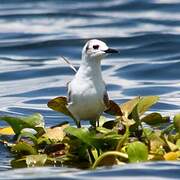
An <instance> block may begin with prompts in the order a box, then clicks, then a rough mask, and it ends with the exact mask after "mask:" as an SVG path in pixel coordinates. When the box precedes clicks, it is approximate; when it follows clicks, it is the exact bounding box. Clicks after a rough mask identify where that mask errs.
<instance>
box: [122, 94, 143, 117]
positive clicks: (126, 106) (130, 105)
mask: <svg viewBox="0 0 180 180" xmlns="http://www.w3.org/2000/svg"><path fill="white" fill-rule="evenodd" d="M139 101H140V97H136V98H134V99H132V100H129V101H127V102H125V103H123V104H121V105H120V108H121V110H122V112H123V113H124V115H125V116H126V117H128V116H129V115H130V114H131V112H132V111H133V109H134V108H135V106H136V105H137V104H138V103H139Z"/></svg>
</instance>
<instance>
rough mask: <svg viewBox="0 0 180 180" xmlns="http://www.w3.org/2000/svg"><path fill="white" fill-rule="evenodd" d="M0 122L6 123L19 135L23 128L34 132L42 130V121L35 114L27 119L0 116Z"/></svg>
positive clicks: (41, 118)
mask: <svg viewBox="0 0 180 180" xmlns="http://www.w3.org/2000/svg"><path fill="white" fill-rule="evenodd" d="M0 120H3V121H5V122H7V123H8V124H9V125H10V126H11V127H12V129H13V131H14V132H15V134H17V135H18V134H20V132H21V130H22V129H24V128H32V129H34V130H36V131H39V130H40V129H44V119H43V116H42V115H41V114H39V113H35V114H33V115H31V116H28V117H12V116H1V117H0Z"/></svg>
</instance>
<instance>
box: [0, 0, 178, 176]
mask: <svg viewBox="0 0 180 180" xmlns="http://www.w3.org/2000/svg"><path fill="white" fill-rule="evenodd" d="M91 38H98V39H101V40H103V41H105V42H106V43H107V44H108V45H109V46H111V47H113V48H117V49H119V50H120V53H119V54H118V55H113V56H109V57H108V58H106V60H104V61H103V62H102V69H103V76H104V80H105V81H106V84H107V88H108V92H109V96H110V97H111V99H113V100H115V101H116V102H117V103H121V102H124V101H126V100H127V99H130V98H133V97H134V96H139V95H158V96H160V101H159V103H158V104H157V105H155V106H154V107H153V108H152V109H151V111H159V112H161V113H163V114H164V115H170V116H173V115H174V114H175V113H177V112H179V109H180V1H179V0H86V1H83V0H76V1H73V0H9V1H6V0H0V114H10V115H29V114H32V113H34V112H40V113H42V114H43V116H44V117H45V121H46V125H47V126H51V125H54V124H56V123H59V122H60V121H62V120H68V121H70V122H71V123H73V122H72V120H70V119H68V118H67V117H65V116H63V115H61V114H59V113H56V112H54V111H51V110H50V109H48V108H47V106H46V103H47V102H48V100H50V99H51V98H54V97H56V96H61V95H66V83H67V82H68V81H70V80H71V79H72V77H73V75H74V72H73V71H72V70H71V69H70V68H69V67H68V66H67V65H66V64H65V63H64V62H63V61H62V60H61V58H60V56H61V55H63V56H65V57H66V58H68V59H69V60H70V61H71V62H72V63H73V64H74V65H75V66H76V67H77V68H78V67H79V63H80V56H81V49H82V47H83V45H84V44H85V42H86V41H87V40H88V39H91ZM0 125H2V123H1V124H0ZM0 151H1V154H0V171H2V172H1V173H2V174H4V173H5V174H7V170H8V174H9V175H10V174H11V176H12V177H13V173H14V171H12V170H10V169H11V167H10V163H9V161H10V160H11V158H12V157H11V155H10V154H9V153H8V152H7V151H5V149H4V147H2V146H1V145H0ZM135 167H136V165H135V166H133V165H127V166H124V167H123V168H122V167H116V168H115V169H114V168H113V169H109V170H108V171H107V170H106V176H109V177H112V176H115V177H114V178H117V176H121V174H120V172H121V173H122V174H125V175H124V176H125V177H127V178H132V177H131V173H132V174H133V175H134V176H135V177H136V178H137V179H139V178H144V177H145V176H147V178H149V176H150V178H151V179H152V178H153V177H155V176H157V177H158V178H162V179H171V176H170V173H171V170H168V167H169V169H172V168H174V169H175V170H174V171H173V173H174V174H173V176H172V178H174V179H178V178H179V177H180V173H179V172H178V171H177V170H176V168H179V164H177V163H173V165H172V164H167V163H161V164H158V165H157V164H154V163H153V164H151V165H150V166H149V165H148V166H146V165H143V164H142V165H141V169H144V170H143V171H142V170H141V171H139V170H138V171H137V170H136V169H134V168H135ZM160 167H162V173H158V168H160ZM163 167H164V168H163ZM124 168H125V169H126V168H127V169H128V172H130V174H128V173H126V172H127V169H126V170H125V169H124ZM147 169H148V172H147V174H146V173H144V176H143V177H142V173H143V172H146V171H147ZM39 171H42V172H43V173H44V176H45V177H48V175H49V176H51V175H50V174H51V172H53V173H55V174H56V175H57V176H59V177H61V176H62V175H61V174H60V173H59V174H58V173H56V172H58V171H59V172H60V171H61V170H59V169H58V170H57V169H56V168H55V169H53V168H49V169H48V168H46V169H45V170H44V169H40V170H39V169H38V171H34V170H33V172H34V173H35V174H34V176H36V175H38V172H39ZM62 171H64V170H63V169H62ZM65 171H67V172H68V171H71V170H65ZM72 171H73V170H72ZM76 171H77V170H76ZM101 171H103V170H99V171H98V172H94V174H93V177H94V178H96V179H97V177H99V179H100V178H104V177H103V176H105V175H103V174H101V175H100V173H99V172H101ZM28 172H29V173H28ZM17 173H18V174H16V175H17V176H21V177H23V176H25V175H26V176H27V174H29V176H30V175H32V171H31V170H30V169H26V170H23V171H18V172H17ZM48 173H49V174H48ZM151 173H152V175H151ZM164 173H166V176H164ZM2 174H1V177H2ZM46 175H47V176H46ZM76 176H77V177H79V176H78V175H77V174H76V175H75V177H76ZM85 176H88V177H89V178H90V176H91V173H89V172H86V174H85ZM96 176H97V177H96ZM177 177H178V178H177ZM14 178H15V176H14Z"/></svg>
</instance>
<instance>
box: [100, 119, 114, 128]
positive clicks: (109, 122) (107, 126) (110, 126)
mask: <svg viewBox="0 0 180 180" xmlns="http://www.w3.org/2000/svg"><path fill="white" fill-rule="evenodd" d="M116 124H117V122H116V121H114V120H110V121H106V122H105V123H104V124H103V127H104V128H106V129H112V128H113V127H114V126H115V125H116Z"/></svg>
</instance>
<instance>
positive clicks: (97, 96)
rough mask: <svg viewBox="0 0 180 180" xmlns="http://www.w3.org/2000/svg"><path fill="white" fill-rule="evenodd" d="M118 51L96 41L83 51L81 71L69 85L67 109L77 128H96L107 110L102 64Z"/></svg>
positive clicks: (92, 40) (107, 100)
mask: <svg viewBox="0 0 180 180" xmlns="http://www.w3.org/2000/svg"><path fill="white" fill-rule="evenodd" d="M110 53H118V50H116V49H112V48H109V47H108V46H107V45H106V43H105V42H103V41H101V40H98V39H91V40H89V41H88V42H87V43H86V44H85V46H84V47H83V49H82V55H81V63H80V67H79V69H78V71H77V73H76V74H75V76H74V78H73V79H72V80H71V81H70V82H69V83H68V95H67V101H68V103H67V109H68V110H69V111H70V113H71V114H72V115H73V117H74V119H75V122H76V125H77V127H79V128H80V127H81V123H80V122H81V120H89V121H90V123H91V125H92V126H95V127H96V123H97V125H98V123H99V118H100V116H101V114H102V113H103V112H104V111H105V110H106V109H108V106H109V98H108V94H107V89H106V85H105V82H104V80H103V77H102V71H101V60H102V59H103V58H105V57H106V56H107V55H108V54H110Z"/></svg>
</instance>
